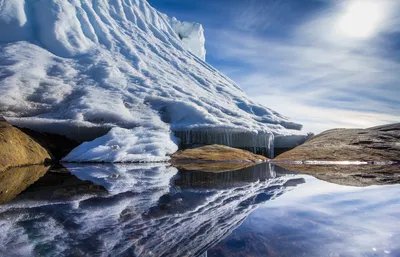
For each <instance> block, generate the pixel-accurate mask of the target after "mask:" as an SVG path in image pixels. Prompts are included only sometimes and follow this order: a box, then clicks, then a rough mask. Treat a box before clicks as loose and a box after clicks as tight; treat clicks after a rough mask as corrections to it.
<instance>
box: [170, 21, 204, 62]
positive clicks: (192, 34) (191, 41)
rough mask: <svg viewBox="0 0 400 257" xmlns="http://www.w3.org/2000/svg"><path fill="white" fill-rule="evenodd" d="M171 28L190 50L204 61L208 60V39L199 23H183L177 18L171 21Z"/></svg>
mask: <svg viewBox="0 0 400 257" xmlns="http://www.w3.org/2000/svg"><path fill="white" fill-rule="evenodd" d="M170 24H171V27H172V28H173V29H174V31H175V32H176V34H178V36H179V38H180V39H181V40H182V41H183V43H184V44H185V45H186V46H187V47H188V48H189V50H190V51H191V52H192V53H193V54H194V55H196V56H197V57H199V58H200V59H202V60H203V61H205V60H206V47H205V43H206V38H205V37H204V29H203V26H202V25H201V24H199V23H192V22H181V21H178V20H177V19H176V18H175V17H173V18H172V19H170Z"/></svg>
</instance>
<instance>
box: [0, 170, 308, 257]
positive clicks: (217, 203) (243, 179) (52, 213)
mask: <svg viewBox="0 0 400 257" xmlns="http://www.w3.org/2000/svg"><path fill="white" fill-rule="evenodd" d="M67 168H68V170H69V171H70V172H71V173H72V174H74V175H75V176H76V177H78V178H79V179H81V180H88V181H91V182H93V183H96V184H97V185H99V186H101V188H103V189H106V190H107V191H108V194H106V195H104V194H103V195H97V196H93V195H88V194H85V195H84V196H83V195H81V196H80V197H78V198H77V195H76V194H74V195H73V196H74V197H72V198H70V199H65V198H62V199H61V200H60V198H57V199H56V200H54V199H53V198H51V199H50V198H40V197H32V192H42V193H41V194H46V192H45V191H46V190H40V187H41V185H40V184H39V185H33V187H32V188H30V189H28V190H27V191H26V194H27V195H30V196H29V197H28V196H27V195H24V194H25V193H23V194H21V195H20V196H19V197H17V198H16V199H15V200H14V201H12V202H10V203H8V204H6V205H3V206H0V228H1V231H2V233H1V234H0V255H2V254H5V253H7V255H8V256H26V255H38V256H56V255H57V256H71V255H72V256H105V255H108V254H111V255H113V256H114V255H120V256H198V255H200V254H203V253H204V252H205V251H206V250H207V249H209V248H210V247H212V246H213V245H214V244H215V243H217V242H218V241H220V240H222V239H223V238H224V237H225V236H226V235H228V234H229V233H230V232H231V231H232V230H233V229H235V228H236V227H237V226H238V225H239V224H240V223H241V222H242V221H243V220H244V219H245V218H246V216H247V215H248V214H249V213H250V212H251V211H252V210H254V209H255V208H256V207H258V206H259V205H260V204H261V203H263V202H265V201H268V200H271V199H275V198H276V197H277V196H279V195H281V194H283V193H284V192H286V191H287V190H288V188H290V187H292V186H295V185H297V184H299V183H303V182H304V180H302V179H299V177H298V176H297V175H291V174H284V175H280V174H277V173H276V171H275V170H274V167H270V166H268V165H267V164H263V166H262V168H260V166H257V167H256V168H253V169H251V168H248V169H245V170H243V173H242V174H241V173H240V171H235V172H228V173H226V174H222V173H220V174H211V175H207V176H203V175H201V174H200V173H196V172H194V173H192V174H191V175H189V174H187V173H178V171H177V169H175V168H173V167H170V166H165V165H163V164H157V165H72V164H71V165H67ZM209 182H210V183H209ZM207 183H209V185H208V186H204V185H205V184H207ZM42 184H43V183H42ZM50 188H51V187H50ZM101 188H100V189H101ZM50 191H51V190H50ZM100 191H101V190H100ZM103 191H104V190H103ZM63 196H65V195H63ZM32 199H35V200H36V201H32ZM28 200H29V201H28Z"/></svg>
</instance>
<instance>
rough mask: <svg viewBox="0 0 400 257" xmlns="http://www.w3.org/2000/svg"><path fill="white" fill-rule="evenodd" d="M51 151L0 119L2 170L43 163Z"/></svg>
mask: <svg viewBox="0 0 400 257" xmlns="http://www.w3.org/2000/svg"><path fill="white" fill-rule="evenodd" d="M51 159H52V158H51V156H50V153H49V152H48V151H47V150H46V149H44V148H43V147H42V146H41V145H40V144H38V143H37V142H36V141H35V140H34V139H32V138H31V137H30V136H28V135H26V134H25V133H23V132H22V131H21V130H20V129H18V128H16V127H14V126H12V125H10V124H9V123H7V122H5V121H0V171H2V170H6V169H8V168H10V167H19V166H24V165H31V164H42V163H45V162H46V161H47V160H51Z"/></svg>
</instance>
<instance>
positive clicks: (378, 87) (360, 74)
mask: <svg viewBox="0 0 400 257" xmlns="http://www.w3.org/2000/svg"><path fill="white" fill-rule="evenodd" d="M340 3H341V4H339V5H337V6H334V7H332V9H329V10H327V11H326V12H323V13H317V14H316V15H315V16H314V17H311V19H310V20H308V21H306V22H305V23H304V24H299V25H298V26H297V27H296V28H295V30H294V31H293V32H291V35H290V37H287V38H278V39H276V38H275V39H272V37H269V36H255V35H254V34H252V33H247V32H235V31H212V32H211V33H212V35H213V39H214V41H213V42H209V44H213V43H218V46H217V45H215V46H214V47H215V48H216V47H218V49H219V52H218V55H219V57H220V58H221V60H223V63H224V65H225V66H222V67H220V68H221V69H222V71H224V72H226V73H227V75H229V76H230V77H232V78H233V79H234V80H236V82H238V84H239V85H240V86H241V87H242V88H243V89H244V90H245V91H246V92H247V93H248V94H249V95H250V96H252V97H253V98H255V99H256V100H257V101H259V102H261V103H262V104H264V105H266V106H268V107H271V108H273V109H275V110H277V111H278V112H281V113H282V114H284V115H286V116H289V117H292V119H293V120H295V121H299V122H303V123H304V124H305V130H308V131H315V132H319V131H321V130H324V129H329V128H334V127H368V126H374V125H380V124H382V123H389V122H396V121H397V122H399V121H400V112H399V111H398V110H399V109H400V99H399V94H400V93H399V92H400V83H399V79H400V75H399V70H400V63H399V62H398V60H396V59H395V58H392V57H391V56H390V54H391V51H393V50H391V49H387V48H386V46H387V44H389V43H388V42H386V41H385V40H383V37H380V38H370V39H368V40H367V39H365V40H360V39H358V38H357V39H353V38H352V39H349V38H346V36H344V35H340V34H338V33H336V32H335V24H336V22H338V19H339V18H340V16H341V15H342V14H343V10H342V9H341V8H343V5H342V4H343V3H344V2H340ZM382 3H384V4H386V5H387V6H389V5H390V6H391V8H392V9H394V10H399V8H400V5H398V4H397V5H395V4H394V3H395V2H394V1H391V0H382ZM396 8H397V9H396ZM392 9H390V10H387V13H386V15H387V17H385V19H384V21H385V23H383V24H380V29H381V31H380V33H378V34H385V33H392V32H393V31H394V29H393V28H394V27H395V26H394V21H396V20H397V21H398V20H399V19H397V16H395V15H397V14H396V12H395V11H393V10H392ZM247 12H248V10H246V11H245V13H247ZM399 25H400V24H397V26H399ZM211 46H212V47H213V45H211ZM238 67H240V68H242V70H241V71H240V70H238Z"/></svg>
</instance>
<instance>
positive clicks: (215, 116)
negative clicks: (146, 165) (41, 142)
mask: <svg viewBox="0 0 400 257" xmlns="http://www.w3.org/2000/svg"><path fill="white" fill-rule="evenodd" d="M203 41H204V36H203V31H202V27H201V26H200V25H198V24H189V23H181V22H179V21H177V20H176V19H169V18H168V17H167V16H166V15H164V14H161V13H159V12H158V11H157V10H155V9H154V8H152V7H151V6H150V5H149V4H148V3H147V2H146V1H145V0H73V1H65V0H13V1H9V0H0V95H1V98H0V116H4V117H5V118H6V119H7V120H8V121H9V122H11V123H13V124H16V125H19V126H24V127H29V128H32V129H36V130H39V131H45V132H52V133H59V134H64V135H67V136H69V137H72V138H75V139H79V140H82V141H84V140H93V139H95V138H97V137H99V136H103V135H104V134H105V133H107V131H108V130H109V129H110V128H113V127H120V128H123V129H127V130H129V129H130V130H131V133H135V131H136V130H135V129H134V128H137V127H141V128H144V130H146V131H152V133H153V134H154V133H159V134H160V136H159V138H160V137H161V138H167V137H168V138H171V140H170V141H168V142H167V143H166V144H165V145H166V148H165V149H161V151H154V150H155V149H147V148H146V144H147V143H146V142H145V143H143V145H142V147H139V149H141V150H140V151H142V152H138V154H139V155H141V156H143V155H146V153H148V151H152V152H157V153H161V154H162V153H163V152H165V153H169V152H170V151H171V147H170V145H171V144H173V143H174V140H175V139H174V135H172V134H171V132H170V131H171V130H172V131H174V132H176V133H178V134H179V133H187V132H190V133H189V134H188V135H190V137H189V138H187V139H185V140H188V141H189V143H190V142H191V141H193V140H194V139H196V140H199V141H198V142H197V141H196V142H194V143H201V142H203V141H204V140H206V139H204V138H202V135H203V134H204V131H208V132H212V131H217V132H218V133H219V134H218V135H214V136H215V137H218V138H219V139H220V140H219V141H221V142H224V143H226V144H229V143H230V144H232V145H235V144H239V143H238V142H233V141H229V139H230V138H231V139H232V138H235V135H238V134H237V132H238V131H239V132H240V133H245V134H246V136H247V137H249V138H251V140H250V141H252V142H249V143H248V146H249V147H253V148H254V149H256V148H263V149H269V150H270V149H271V148H272V146H273V142H274V140H273V139H274V137H275V136H288V135H291V136H293V135H294V137H295V138H296V140H299V139H301V138H303V134H302V133H301V132H299V130H300V129H301V125H299V124H297V123H294V122H292V121H290V120H289V119H288V118H286V117H284V116H282V115H280V114H278V113H276V112H275V111H273V110H271V109H268V108H266V107H264V106H262V105H260V104H257V103H255V102H253V101H252V100H250V99H249V98H248V97H247V96H246V94H245V93H244V92H243V91H242V90H241V89H240V88H239V87H238V86H237V85H236V84H235V83H234V82H233V81H232V80H230V79H229V78H227V77H226V76H224V75H223V74H222V73H220V72H219V71H218V70H216V69H215V68H213V67H212V66H210V65H209V64H207V63H206V62H204V61H203V60H202V59H204V55H205V50H204V44H203ZM190 51H192V52H190ZM197 56H198V57H199V58H198V57H197ZM266 90H268V89H266ZM137 131H142V130H137ZM110 133H112V132H110ZM122 134H124V133H121V135H122ZM113 136H115V133H114V134H110V135H108V138H112V137H113ZM221 137H222V138H221ZM259 137H263V140H261V141H262V142H266V144H268V145H265V144H264V143H263V145H260V143H259V141H257V139H258V138H259ZM156 138H157V137H156ZM122 140H123V139H122V138H121V139H120V140H119V141H122ZM106 141H107V140H106ZM106 141H104V140H103V141H102V142H104V145H102V146H104V147H113V148H112V149H113V150H114V151H122V149H125V150H127V149H128V148H126V147H119V146H115V145H113V146H110V145H108V144H107V143H106ZM117 141H118V140H117ZM107 142H108V141H107ZM271 142H272V143H271ZM293 143H296V142H293ZM240 144H241V143H240ZM152 145H153V146H155V145H157V144H152ZM93 149H94V148H91V149H86V151H82V149H81V153H82V154H85V153H87V152H90V151H92V150H93ZM269 150H268V151H269ZM129 151H130V152H129V154H130V156H132V157H133V159H132V161H134V160H136V159H138V157H139V155H135V154H136V153H135V152H134V150H133V149H129ZM143 151H144V152H143ZM105 152H107V151H105ZM97 157H98V156H97ZM97 157H96V158H97ZM135 158H136V159H135ZM124 160H125V161H129V160H128V159H124ZM144 161H146V160H144Z"/></svg>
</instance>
